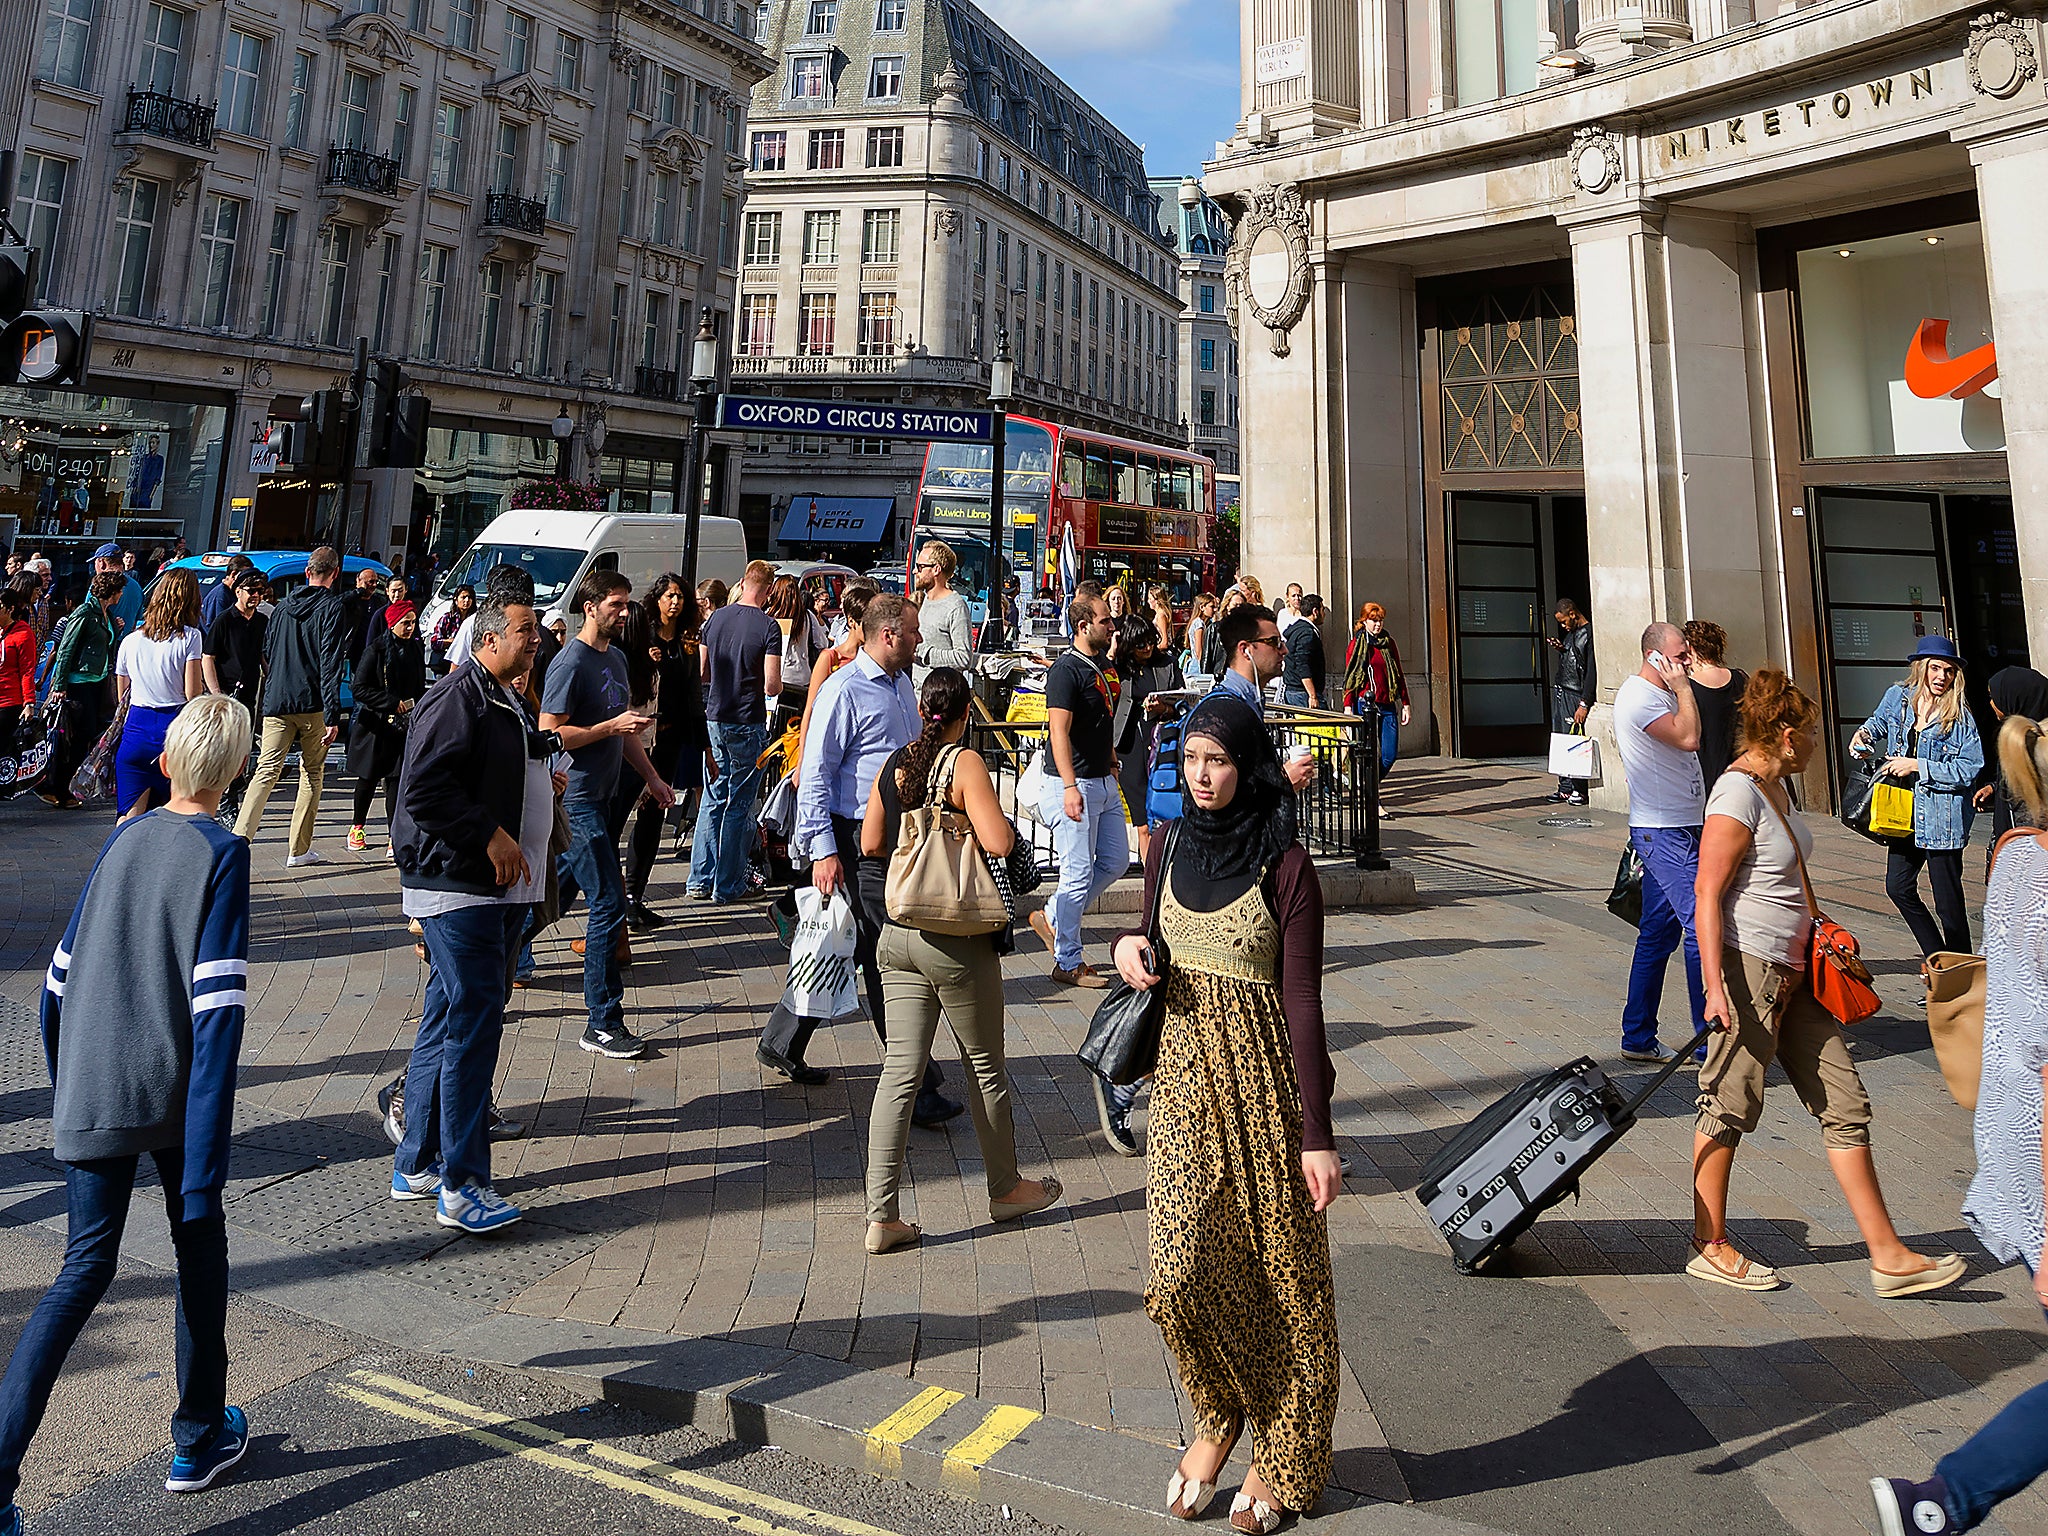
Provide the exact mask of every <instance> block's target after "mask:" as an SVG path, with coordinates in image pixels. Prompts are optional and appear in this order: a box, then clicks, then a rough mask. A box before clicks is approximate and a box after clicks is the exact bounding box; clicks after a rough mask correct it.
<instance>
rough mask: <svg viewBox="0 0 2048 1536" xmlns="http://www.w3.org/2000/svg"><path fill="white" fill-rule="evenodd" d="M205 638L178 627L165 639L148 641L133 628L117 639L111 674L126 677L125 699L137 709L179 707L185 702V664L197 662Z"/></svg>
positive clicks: (194, 631)
mask: <svg viewBox="0 0 2048 1536" xmlns="http://www.w3.org/2000/svg"><path fill="white" fill-rule="evenodd" d="M205 649H206V639H205V637H204V636H203V635H201V634H200V633H199V631H198V630H196V629H181V630H179V631H178V632H177V633H176V634H175V635H173V636H171V638H170V639H168V640H152V639H150V638H149V636H147V635H145V634H144V633H143V632H142V631H141V630H139V629H138V630H136V631H135V632H134V633H133V634H131V635H130V636H128V638H127V639H125V640H123V641H122V642H121V649H120V650H119V651H118V652H117V653H116V654H115V657H114V675H115V676H116V677H125V678H127V679H128V702H129V703H130V704H131V705H133V706H135V707H136V708H138V709H179V708H182V707H183V705H184V703H185V663H186V662H188V661H197V660H198V659H199V657H200V654H201V653H202V652H203V651H204V650H205Z"/></svg>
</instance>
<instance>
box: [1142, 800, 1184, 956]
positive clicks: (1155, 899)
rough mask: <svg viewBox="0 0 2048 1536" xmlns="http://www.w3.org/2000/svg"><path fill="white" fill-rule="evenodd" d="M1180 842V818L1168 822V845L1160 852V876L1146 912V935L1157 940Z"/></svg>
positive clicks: (1155, 883) (1154, 886) (1153, 888)
mask: <svg viewBox="0 0 2048 1536" xmlns="http://www.w3.org/2000/svg"><path fill="white" fill-rule="evenodd" d="M1179 842H1180V821H1179V819H1178V818H1176V819H1174V820H1173V821H1169V822H1168V823H1167V824H1166V846H1165V847H1164V848H1162V849H1161V850H1160V852H1159V878H1158V880H1156V881H1155V882H1154V883H1153V886H1152V905H1151V907H1150V909H1149V910H1148V911H1147V912H1146V913H1145V933H1146V936H1147V937H1149V938H1151V939H1152V940H1154V941H1155V942H1156V941H1157V940H1158V938H1159V901H1160V898H1161V897H1162V896H1164V895H1165V894H1166V882H1167V881H1168V880H1170V879H1172V878H1173V850H1174V848H1175V847H1176V846H1177V845H1178V844H1179Z"/></svg>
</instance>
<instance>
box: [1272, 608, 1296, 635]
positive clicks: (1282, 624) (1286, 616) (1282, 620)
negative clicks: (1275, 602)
mask: <svg viewBox="0 0 2048 1536" xmlns="http://www.w3.org/2000/svg"><path fill="white" fill-rule="evenodd" d="M1301 620H1302V615H1301V614H1298V613H1296V612H1295V611H1294V610H1293V609H1291V608H1289V607H1288V606H1287V605H1286V604H1285V603H1282V604H1281V605H1280V611H1279V612H1278V613H1277V614H1275V615H1274V616H1273V622H1274V623H1275V624H1276V625H1278V626H1279V629H1280V633H1281V634H1282V635H1285V634H1286V633H1287V631H1288V630H1290V629H1292V628H1294V626H1295V625H1297V624H1299V623H1300V622H1301Z"/></svg>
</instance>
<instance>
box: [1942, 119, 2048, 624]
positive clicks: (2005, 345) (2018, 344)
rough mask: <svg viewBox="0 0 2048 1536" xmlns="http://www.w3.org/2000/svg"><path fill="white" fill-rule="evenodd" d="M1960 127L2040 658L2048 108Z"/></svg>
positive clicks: (2047, 551)
mask: <svg viewBox="0 0 2048 1536" xmlns="http://www.w3.org/2000/svg"><path fill="white" fill-rule="evenodd" d="M1956 136H1957V137H1958V138H1961V139H1965V140H1966V142H1968V143H1969V148H1970V159H1971V162H1972V163H1973V164H1974V165H1975V167H1976V171H1977V205H1978V208H1979V210H1980V217H1981V218H1982V220H1983V229H1984V263H1985V267H1986V270H1987V272H1988V275H1989V280H1990V286H1991V332H1992V336H1993V338H1994V339H1995V340H1996V342H1997V345H1998V377H1999V381H2000V383H2001V385H2002V386H2003V395H2004V403H2005V460H2006V467H2007V470H2008V472H2009V474H2010V476H2011V480H2012V502H2013V527H2014V530H2015V532H2016V533H2017V535H2018V540H2019V562H2020V587H2021V591H2022V593H2023V594H2024V599H2025V603H2026V613H2027V647H2028V650H2029V651H2030V653H2031V654H2032V655H2033V656H2034V658H2035V659H2036V661H2037V662H2038V661H2039V660H2040V659H2041V658H2042V657H2048V263H2044V262H2043V261H2042V259H2041V253H2042V251H2043V250H2044V249H2048V199H2044V198H2043V197H2042V195H2041V189H2042V187H2043V186H2048V111H2044V110H2043V109H2041V108H2040V107H2038V106H2037V107H2032V108H2028V109H2025V110H2022V111H2020V112H2017V113H2011V114H2006V115H2003V116H2001V117H1999V118H1996V119H1993V120H1992V121H1990V122H1988V123H1986V124H1983V125H1982V126H1981V128H1980V127H1977V126H1975V125H1973V128H1972V129H1969V130H1965V131H1964V132H1962V133H1958V134H1957V135H1956Z"/></svg>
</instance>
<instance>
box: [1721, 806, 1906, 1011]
mask: <svg viewBox="0 0 2048 1536" xmlns="http://www.w3.org/2000/svg"><path fill="white" fill-rule="evenodd" d="M1743 776H1744V777H1745V778H1748V779H1749V781H1750V782H1751V783H1752V784H1755V785H1756V792H1757V793H1758V794H1760V795H1762V796H1763V797H1764V803H1765V804H1766V805H1768V806H1770V808H1771V811H1772V814H1774V815H1775V816H1776V817H1777V818H1778V825H1779V826H1781V827H1783V828H1784V829H1785V836H1786V837H1788V838H1790V839H1791V841H1792V857H1793V858H1794V859H1796V860H1797V861H1798V863H1799V884H1800V886H1801V888H1802V889H1803V890H1804V891H1805V892H1806V911H1807V915H1808V916H1810V917H1811V918H1812V919H1813V939H1812V948H1811V950H1810V951H1809V953H1808V954H1807V957H1806V984H1807V985H1808V986H1810V987H1811V988H1813V995H1814V998H1815V1000H1816V1001H1818V1002H1819V1004H1820V1005H1821V1007H1823V1008H1825V1009H1827V1011H1828V1012H1829V1013H1831V1014H1833V1015H1834V1017H1835V1018H1836V1019H1837V1020H1838V1021H1840V1022H1841V1023H1843V1024H1860V1023H1862V1022H1863V1021H1864V1020H1865V1019H1867V1018H1869V1017H1870V1016H1871V1015H1872V1014H1874V1013H1876V1012H1877V1011H1878V1009H1880V1008H1882V1007H1883V1006H1884V1001H1883V999H1881V998H1880V997H1879V996H1878V995H1877V988H1876V987H1874V986H1872V985H1871V981H1870V967H1869V966H1867V965H1865V964H1864V963H1863V950H1862V946H1860V945H1859V944H1857V942H1856V935H1855V934H1853V933H1851V932H1850V931H1849V930H1848V929H1846V928H1844V927H1843V926H1842V925H1841V924H1840V923H1838V922H1836V921H1834V919H1832V918H1830V917H1829V916H1828V915H1827V914H1826V913H1825V912H1823V911H1821V909H1820V903H1819V902H1817V901H1815V900H1814V898H1813V879H1812V877H1811V876H1810V875H1808V874H1807V872H1806V855H1805V854H1803V853H1801V852H1800V850H1799V835H1798V834H1797V833H1796V832H1794V831H1793V830H1792V820H1791V818H1790V817H1789V816H1787V815H1786V814H1785V813H1784V812H1783V811H1781V810H1779V809H1778V802H1777V801H1775V800H1773V799H1772V798H1771V797H1770V794H1769V793H1768V792H1767V791H1766V790H1765V789H1764V787H1763V785H1762V784H1761V783H1760V782H1759V781H1758V780H1757V779H1756V778H1755V777H1754V776H1753V775H1749V774H1745V775H1743Z"/></svg>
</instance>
